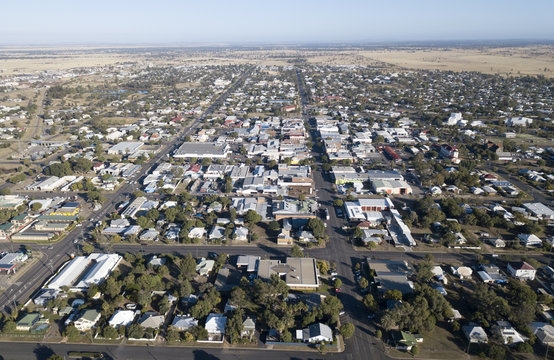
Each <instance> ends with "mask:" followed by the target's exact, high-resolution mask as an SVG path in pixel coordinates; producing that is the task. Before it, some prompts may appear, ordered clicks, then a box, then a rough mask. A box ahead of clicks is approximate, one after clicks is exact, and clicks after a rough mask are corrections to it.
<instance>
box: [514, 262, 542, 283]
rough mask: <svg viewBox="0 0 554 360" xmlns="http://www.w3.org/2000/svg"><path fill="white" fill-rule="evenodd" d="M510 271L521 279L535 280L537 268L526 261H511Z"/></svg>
mask: <svg viewBox="0 0 554 360" xmlns="http://www.w3.org/2000/svg"><path fill="white" fill-rule="evenodd" d="M507 270H508V273H509V274H510V275H511V276H513V277H515V278H516V279H519V280H535V275H536V273H537V270H536V269H535V268H534V267H532V266H531V265H529V264H528V263H527V262H525V261H518V262H510V263H508V267H507Z"/></svg>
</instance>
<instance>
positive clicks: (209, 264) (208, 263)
mask: <svg viewBox="0 0 554 360" xmlns="http://www.w3.org/2000/svg"><path fill="white" fill-rule="evenodd" d="M214 265H215V261H213V260H208V259H206V258H201V259H200V260H198V263H197V264H196V272H198V273H199V274H200V275H201V276H208V274H209V273H210V272H211V271H212V269H213V268H214Z"/></svg>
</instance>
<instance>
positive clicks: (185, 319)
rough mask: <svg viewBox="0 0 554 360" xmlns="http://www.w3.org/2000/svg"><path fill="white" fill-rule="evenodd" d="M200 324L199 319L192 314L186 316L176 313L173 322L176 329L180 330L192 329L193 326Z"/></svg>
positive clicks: (172, 324)
mask: <svg viewBox="0 0 554 360" xmlns="http://www.w3.org/2000/svg"><path fill="white" fill-rule="evenodd" d="M197 325H198V320H196V319H195V318H193V317H191V316H185V315H176V316H175V317H174V318H173V322H172V323H171V326H173V327H174V328H175V329H177V330H179V331H186V330H188V329H190V328H191V327H193V326H197Z"/></svg>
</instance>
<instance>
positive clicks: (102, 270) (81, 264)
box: [46, 253, 122, 291]
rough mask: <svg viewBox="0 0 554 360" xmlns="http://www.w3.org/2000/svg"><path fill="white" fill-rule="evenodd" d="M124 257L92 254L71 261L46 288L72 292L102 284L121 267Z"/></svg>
mask: <svg viewBox="0 0 554 360" xmlns="http://www.w3.org/2000/svg"><path fill="white" fill-rule="evenodd" d="M121 260H122V257H121V256H119V255H117V254H99V253H92V254H90V255H89V256H77V257H76V258H74V259H73V260H71V261H70V262H69V263H67V265H66V266H65V267H63V268H62V270H61V271H60V272H59V273H58V274H57V275H56V276H55V277H54V279H53V280H52V281H50V282H49V283H48V285H47V286H46V288H47V289H55V290H60V289H61V288H62V287H64V286H67V287H69V289H70V290H71V291H82V290H86V289H88V288H89V286H90V285H91V284H96V285H98V284H101V283H102V282H103V281H104V280H106V278H107V277H108V276H110V274H111V272H112V271H113V270H114V269H115V268H116V267H117V266H118V265H119V263H120V262H121Z"/></svg>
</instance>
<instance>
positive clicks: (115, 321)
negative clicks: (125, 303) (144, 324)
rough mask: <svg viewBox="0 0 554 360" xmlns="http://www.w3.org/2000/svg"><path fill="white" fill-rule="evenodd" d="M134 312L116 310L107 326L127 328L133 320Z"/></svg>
mask: <svg viewBox="0 0 554 360" xmlns="http://www.w3.org/2000/svg"><path fill="white" fill-rule="evenodd" d="M135 315H136V314H135V312H134V311H132V310H121V309H118V310H117V311H116V312H115V313H114V314H113V315H112V317H111V318H110V320H109V321H108V324H109V325H110V326H111V327H113V328H116V329H117V328H119V327H120V326H129V325H131V324H132V323H133V321H134V320H135Z"/></svg>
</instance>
